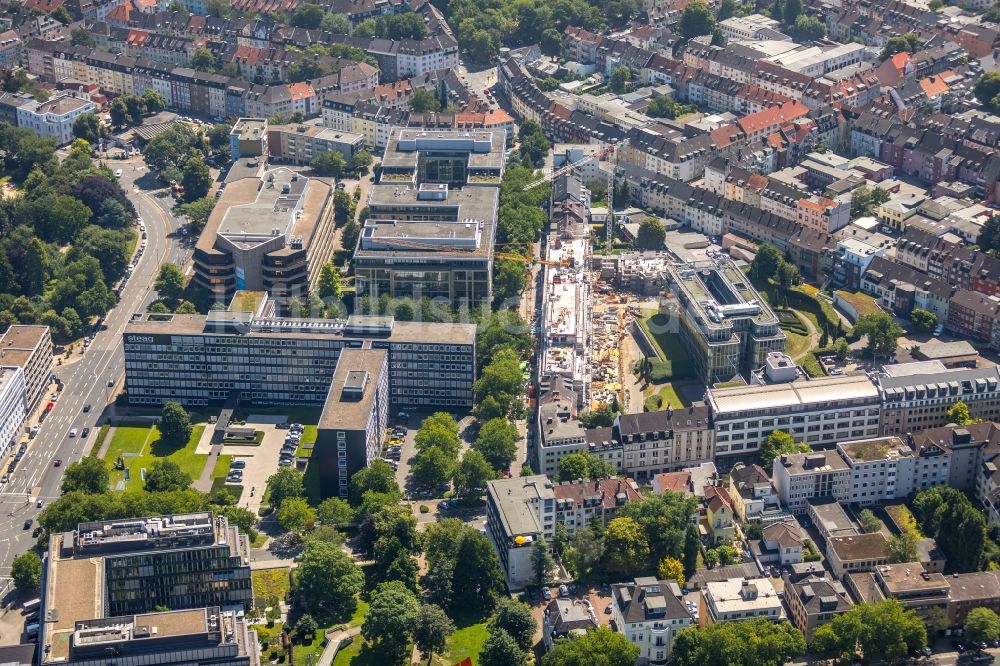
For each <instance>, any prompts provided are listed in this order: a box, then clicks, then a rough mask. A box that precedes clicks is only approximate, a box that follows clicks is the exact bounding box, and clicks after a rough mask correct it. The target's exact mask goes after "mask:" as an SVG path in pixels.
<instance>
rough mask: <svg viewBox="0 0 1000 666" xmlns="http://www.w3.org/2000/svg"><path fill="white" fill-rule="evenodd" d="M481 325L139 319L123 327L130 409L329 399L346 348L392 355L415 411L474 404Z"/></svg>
mask: <svg viewBox="0 0 1000 666" xmlns="http://www.w3.org/2000/svg"><path fill="white" fill-rule="evenodd" d="M475 330H476V327H475V326H474V325H472V324H436V323H418V322H403V321H398V322H397V321H395V320H394V319H393V318H392V317H365V316H352V317H350V318H348V319H347V320H346V321H345V320H332V319H282V318H278V317H258V316H255V315H253V314H251V313H249V312H211V313H209V314H208V315H171V316H157V317H149V316H148V315H143V316H141V317H137V318H134V319H132V320H131V321H130V322H129V323H128V325H126V327H125V331H124V333H123V342H124V348H125V387H126V390H127V392H128V398H129V403H130V404H134V405H159V404H162V403H163V402H164V401H166V400H178V401H180V402H182V403H183V404H186V405H191V406H196V405H208V404H215V403H224V402H225V401H226V400H229V399H230V398H232V397H238V398H239V399H240V400H242V401H244V402H249V403H257V404H260V403H265V404H312V405H322V404H324V403H325V402H326V399H327V394H328V392H329V390H330V381H331V378H332V377H333V374H334V370H335V368H336V365H337V360H338V358H339V357H340V354H341V352H342V351H343V350H344V349H348V348H355V349H387V350H388V351H389V400H390V402H391V403H392V404H393V405H394V406H404V407H413V408H421V407H423V408H425V409H430V408H437V407H442V408H445V409H449V408H460V407H466V408H470V407H472V384H473V382H474V381H475V358H476V333H475Z"/></svg>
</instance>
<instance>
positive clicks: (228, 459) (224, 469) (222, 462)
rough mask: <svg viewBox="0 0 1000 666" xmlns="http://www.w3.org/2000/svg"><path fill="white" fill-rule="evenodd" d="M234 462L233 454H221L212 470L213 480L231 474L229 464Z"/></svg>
mask: <svg viewBox="0 0 1000 666" xmlns="http://www.w3.org/2000/svg"><path fill="white" fill-rule="evenodd" d="M232 462H233V457H232V456H219V457H218V458H217V459H216V461H215V468H214V469H213V470H212V481H213V482H214V481H215V479H225V478H226V474H229V465H230V464H231V463H232Z"/></svg>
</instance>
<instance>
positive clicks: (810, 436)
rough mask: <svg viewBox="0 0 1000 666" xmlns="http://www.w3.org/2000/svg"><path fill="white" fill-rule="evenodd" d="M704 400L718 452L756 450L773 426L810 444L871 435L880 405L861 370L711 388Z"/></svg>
mask: <svg viewBox="0 0 1000 666" xmlns="http://www.w3.org/2000/svg"><path fill="white" fill-rule="evenodd" d="M705 401H706V403H707V404H708V405H709V407H710V408H711V411H712V415H713V418H714V422H715V451H716V457H718V458H725V457H727V456H738V455H746V454H748V453H749V454H752V453H755V452H756V451H759V450H760V447H761V445H762V444H763V442H764V441H765V440H766V439H767V437H768V435H769V434H770V433H771V431H773V430H783V431H785V432H787V433H789V434H790V435H792V437H794V438H795V439H796V440H797V441H802V442H805V443H807V444H810V445H812V446H821V445H827V446H831V445H833V444H834V443H835V442H838V441H845V440H850V439H861V438H864V437H875V436H877V435H878V434H879V414H880V411H881V408H882V403H881V400H880V397H879V391H878V389H877V388H876V386H875V385H874V384H873V383H872V382H871V380H869V379H868V378H867V377H866V376H864V375H841V376H828V377H817V378H813V379H798V380H795V381H791V382H785V383H780V384H756V385H751V386H740V387H734V388H710V389H708V391H707V392H706V395H705Z"/></svg>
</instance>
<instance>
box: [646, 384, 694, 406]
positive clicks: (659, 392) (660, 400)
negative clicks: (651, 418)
mask: <svg viewBox="0 0 1000 666" xmlns="http://www.w3.org/2000/svg"><path fill="white" fill-rule="evenodd" d="M654 389H655V390H654ZM688 404H689V403H686V402H684V400H683V399H682V398H681V396H680V394H679V393H677V389H675V388H674V385H673V384H662V385H660V386H654V387H651V388H650V390H649V391H648V392H647V395H646V400H645V402H644V403H643V406H644V407H645V408H646V411H648V412H658V411H661V410H664V409H666V408H667V405H670V406H672V407H673V408H674V409H680V408H682V407H686V406H687V405H688Z"/></svg>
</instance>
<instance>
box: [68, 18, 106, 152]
mask: <svg viewBox="0 0 1000 666" xmlns="http://www.w3.org/2000/svg"><path fill="white" fill-rule="evenodd" d="M88 34H89V33H88ZM105 134H106V132H105V130H104V126H103V125H101V121H100V119H99V118H98V117H97V115H96V114H93V113H84V114H83V115H80V116H77V118H76V120H74V121H73V136H75V137H76V138H78V139H83V140H84V141H86V142H87V143H89V144H90V145H92V146H96V145H97V144H98V143H100V141H101V138H102V137H103V136H104V135H105Z"/></svg>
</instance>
